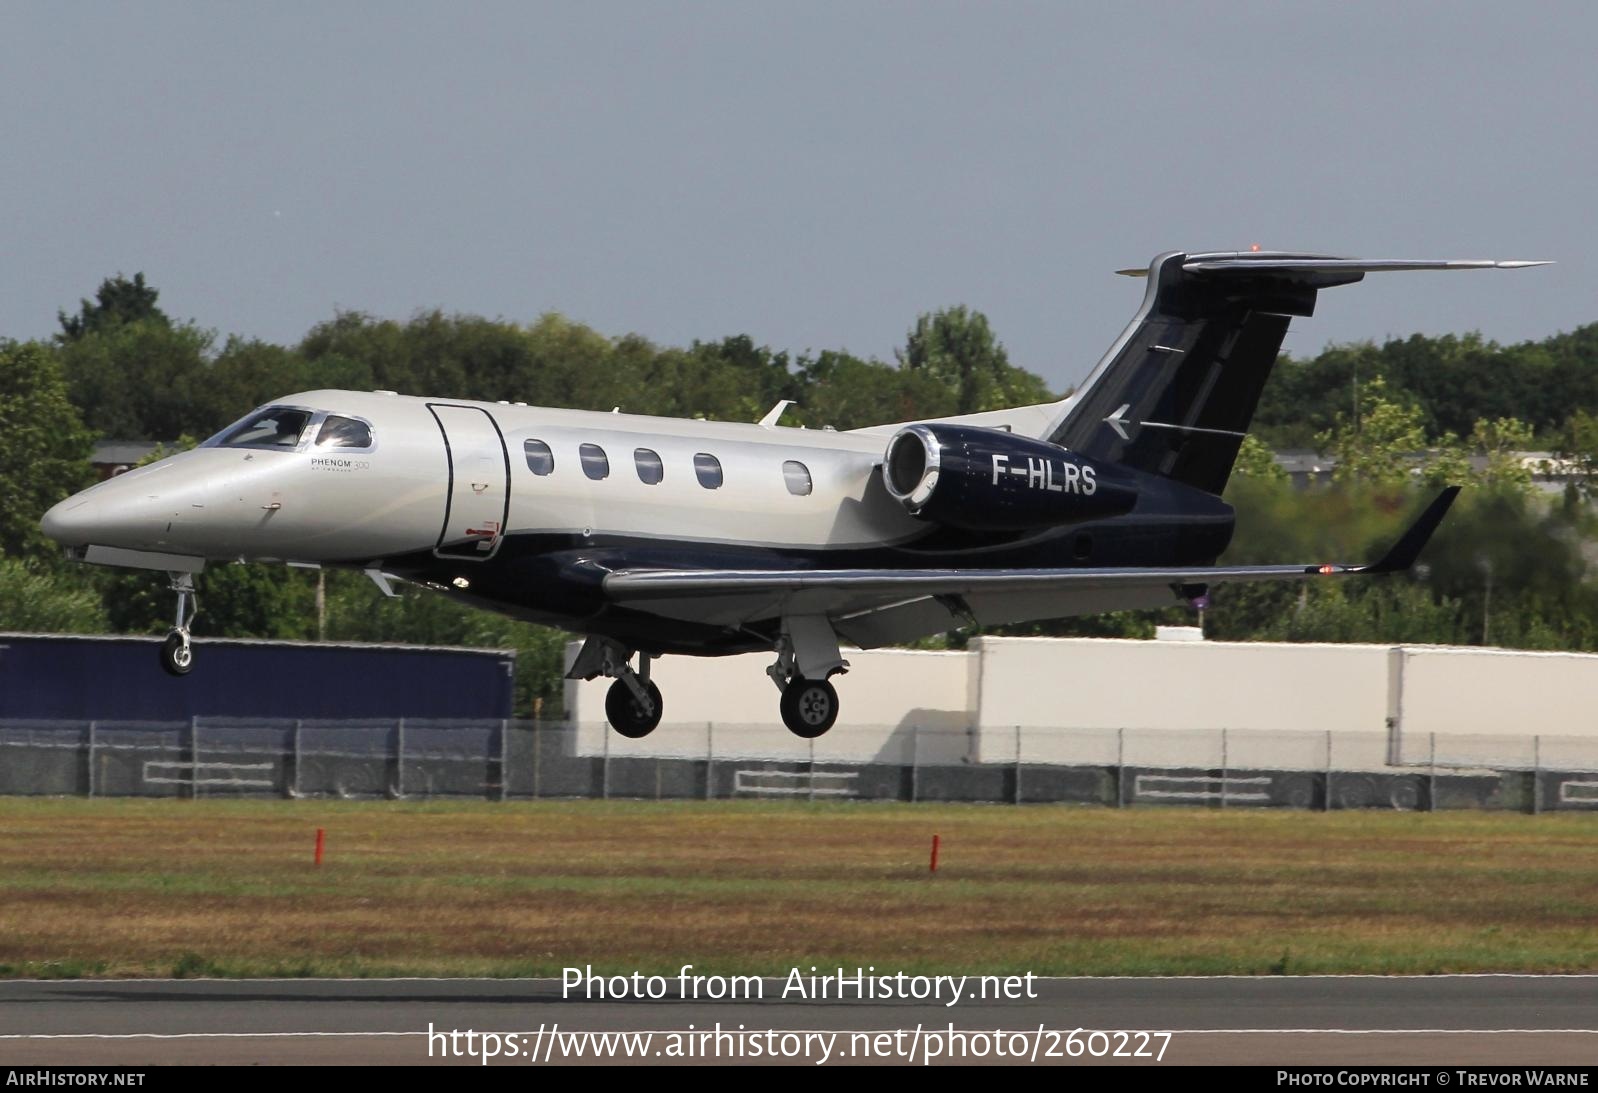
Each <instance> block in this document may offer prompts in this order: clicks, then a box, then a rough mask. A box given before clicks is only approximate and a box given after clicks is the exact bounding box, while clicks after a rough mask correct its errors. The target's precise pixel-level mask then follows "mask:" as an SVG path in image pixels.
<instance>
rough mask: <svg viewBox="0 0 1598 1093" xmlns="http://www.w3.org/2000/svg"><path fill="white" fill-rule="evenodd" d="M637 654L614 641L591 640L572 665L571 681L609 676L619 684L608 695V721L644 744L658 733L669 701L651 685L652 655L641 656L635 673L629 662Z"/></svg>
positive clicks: (629, 736)
mask: <svg viewBox="0 0 1598 1093" xmlns="http://www.w3.org/2000/svg"><path fill="white" fill-rule="evenodd" d="M632 655H633V651H632V650H631V649H629V648H627V647H626V646H625V645H622V644H621V643H620V642H618V641H613V640H612V639H610V638H601V637H590V638H589V639H588V640H587V641H585V642H583V647H582V649H581V650H579V651H578V653H577V659H576V660H574V661H573V662H572V666H571V670H570V671H569V672H567V673H566V678H567V679H593V678H595V677H596V676H606V677H609V678H612V679H614V680H615V681H616V682H614V683H612V684H611V685H610V690H609V691H607V692H605V719H606V720H608V721H609V722H610V724H611V727H612V728H613V729H615V730H616V731H617V732H619V733H621V735H623V736H625V737H627V738H628V739H629V740H641V739H642V738H644V737H646V736H648V735H649V734H650V733H652V732H654V731H655V726H657V725H659V724H660V715H661V714H662V713H663V712H664V710H665V701H664V700H663V699H662V698H661V696H660V688H659V687H657V686H655V685H654V684H653V683H651V682H650V681H649V662H650V660H652V659H653V658H652V657H651V656H650V655H649V654H648V653H639V654H638V668H637V670H636V671H635V670H634V669H633V667H632V665H631V664H629V663H628V662H629V661H630V660H631V659H632Z"/></svg>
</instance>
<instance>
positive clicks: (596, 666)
mask: <svg viewBox="0 0 1598 1093" xmlns="http://www.w3.org/2000/svg"><path fill="white" fill-rule="evenodd" d="M774 644H775V645H776V649H777V662H776V663H775V664H773V665H772V666H771V667H769V668H767V669H766V674H767V675H768V676H770V677H771V681H772V682H773V683H775V684H776V685H777V689H778V690H779V691H781V692H782V701H781V702H780V703H779V704H778V709H779V711H780V712H781V713H782V723H783V724H784V725H786V726H788V731H789V732H791V733H793V734H794V735H795V736H797V737H799V738H801V739H803V740H814V739H815V738H816V737H818V736H821V735H822V734H823V733H825V732H826V731H827V730H828V729H830V728H832V726H833V725H834V724H835V723H836V722H837V720H838V692H837V690H836V689H835V688H834V687H833V686H832V684H831V683H830V682H829V680H830V679H831V678H832V677H833V676H835V675H839V674H840V673H843V672H846V671H848V670H849V662H848V661H846V660H844V659H843V658H842V657H840V656H839V655H838V637H837V635H836V634H835V633H833V629H832V624H831V623H830V622H828V621H827V619H826V618H825V617H823V616H820V615H797V616H789V617H788V618H785V619H783V620H782V631H781V633H780V635H779V636H778V638H777V640H776V641H775V643H774ZM635 652H636V653H637V655H638V667H637V668H636V669H635V668H633V666H632V659H633V655H634V653H635ZM653 659H654V657H653V656H652V655H651V654H649V653H646V652H640V651H637V650H634V649H631V648H628V647H627V646H625V645H623V644H622V643H621V642H619V641H617V640H616V639H614V638H606V637H600V636H598V635H597V634H596V635H591V636H590V637H589V638H587V640H585V641H584V642H583V647H582V648H581V649H580V650H578V652H577V659H576V660H574V661H572V666H571V669H570V670H569V671H567V673H566V678H567V679H597V678H599V677H600V676H605V677H607V678H609V679H614V680H615V681H616V682H614V683H612V684H611V685H610V690H609V691H607V692H606V693H605V719H606V720H608V721H609V722H610V724H611V727H612V728H614V729H615V730H616V731H617V732H618V733H620V734H621V735H623V736H625V737H627V738H628V739H631V740H639V739H642V738H643V737H645V736H648V735H649V734H650V733H652V732H654V731H655V728H656V726H658V725H659V724H660V716H661V713H662V711H663V710H664V709H665V702H664V700H663V699H662V698H661V696H660V688H659V687H657V686H655V685H654V683H652V682H650V679H649V662H650V661H651V660H653Z"/></svg>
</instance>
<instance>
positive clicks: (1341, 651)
mask: <svg viewBox="0 0 1598 1093" xmlns="http://www.w3.org/2000/svg"><path fill="white" fill-rule="evenodd" d="M971 648H972V650H973V651H974V652H976V653H977V654H978V656H979V658H980V663H981V669H980V676H979V680H978V683H977V702H976V707H977V725H978V727H979V733H978V740H977V748H978V752H977V754H978V756H979V758H980V760H981V761H983V762H1002V761H1013V760H1014V758H1015V746H1016V743H1015V742H1016V732H1015V727H1016V726H1020V727H1021V728H1022V729H1023V732H1022V734H1021V737H1022V741H1023V753H1022V754H1023V758H1024V759H1025V760H1026V761H1028V762H1039V763H1064V762H1093V763H1113V762H1114V761H1115V755H1116V750H1115V749H1116V747H1117V734H1116V730H1118V729H1125V730H1128V733H1127V734H1126V737H1124V738H1122V739H1123V742H1124V740H1125V739H1135V740H1136V741H1137V742H1138V747H1139V748H1140V749H1141V750H1140V753H1139V755H1147V756H1148V757H1149V758H1151V759H1152V758H1155V757H1158V756H1165V757H1166V758H1167V759H1168V760H1169V761H1171V762H1173V763H1175V762H1177V761H1178V760H1180V761H1181V762H1182V763H1183V764H1191V765H1197V766H1219V765H1220V761H1221V739H1220V731H1219V730H1221V729H1227V730H1229V732H1230V731H1236V730H1250V731H1251V733H1250V735H1252V736H1253V737H1254V738H1255V740H1254V743H1255V744H1256V745H1258V743H1259V742H1258V739H1257V738H1258V735H1259V734H1260V733H1278V734H1279V733H1281V732H1283V731H1284V730H1296V731H1298V732H1302V733H1319V734H1321V735H1322V737H1324V734H1325V733H1326V732H1327V731H1328V730H1330V731H1334V732H1340V733H1346V732H1361V733H1373V734H1377V735H1376V738H1375V740H1374V754H1375V755H1376V757H1377V758H1378V760H1379V759H1380V757H1381V756H1383V755H1384V754H1385V742H1386V717H1387V651H1388V650H1387V647H1386V646H1383V645H1293V644H1265V643H1254V642H1248V643H1224V642H1193V641H1170V642H1166V641H1117V640H1104V639H1096V638H986V637H985V638H978V639H976V640H975V641H973V642H972V643H971ZM1057 728H1070V729H1072V730H1086V734H1083V733H1081V732H1073V733H1070V734H1067V733H1043V732H1026V731H1025V730H1027V729H1039V730H1041V729H1057ZM1133 730H1136V731H1135V732H1134V731H1133ZM1239 739H1248V737H1240V738H1239ZM1282 746H1289V745H1285V744H1284V745H1282ZM1302 746H1303V745H1302V744H1301V743H1300V742H1294V743H1293V744H1292V745H1291V747H1292V748H1293V749H1295V753H1296V750H1297V749H1299V748H1301V747H1302ZM1350 746H1352V745H1350ZM1324 750H1325V749H1324V744H1322V745H1321V751H1322V752H1324ZM1128 761H1129V762H1140V761H1146V760H1143V759H1140V758H1138V757H1129V759H1128ZM1151 765H1152V764H1151ZM1317 766H1318V764H1317Z"/></svg>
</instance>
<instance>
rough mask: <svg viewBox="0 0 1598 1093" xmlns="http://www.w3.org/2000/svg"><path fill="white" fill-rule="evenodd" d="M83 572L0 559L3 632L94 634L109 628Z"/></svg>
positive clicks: (1, 621)
mask: <svg viewBox="0 0 1598 1093" xmlns="http://www.w3.org/2000/svg"><path fill="white" fill-rule="evenodd" d="M88 576H89V575H88V574H86V573H84V572H82V571H81V570H76V571H74V570H67V569H59V570H49V569H45V568H43V567H40V566H37V565H29V564H27V563H25V562H23V561H22V560H21V559H19V558H0V630H21V631H27V632H31V633H40V634H92V633H97V632H100V631H103V630H105V629H106V623H107V619H106V614H105V607H104V605H102V604H101V602H100V596H99V593H98V592H96V591H95V589H94V587H93V585H92V583H91V582H90V581H89V580H88Z"/></svg>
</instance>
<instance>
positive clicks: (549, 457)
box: [522, 440, 555, 474]
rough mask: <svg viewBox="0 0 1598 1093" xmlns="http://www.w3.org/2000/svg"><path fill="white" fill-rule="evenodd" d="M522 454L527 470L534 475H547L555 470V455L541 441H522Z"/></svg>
mask: <svg viewBox="0 0 1598 1093" xmlns="http://www.w3.org/2000/svg"><path fill="white" fill-rule="evenodd" d="M522 454H524V455H525V456H527V469H528V470H530V471H532V472H533V473H534V474H548V473H549V472H550V471H553V470H554V469H555V453H554V452H552V451H550V450H549V445H548V444H545V443H544V442H543V441H542V440H524V441H522Z"/></svg>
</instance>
